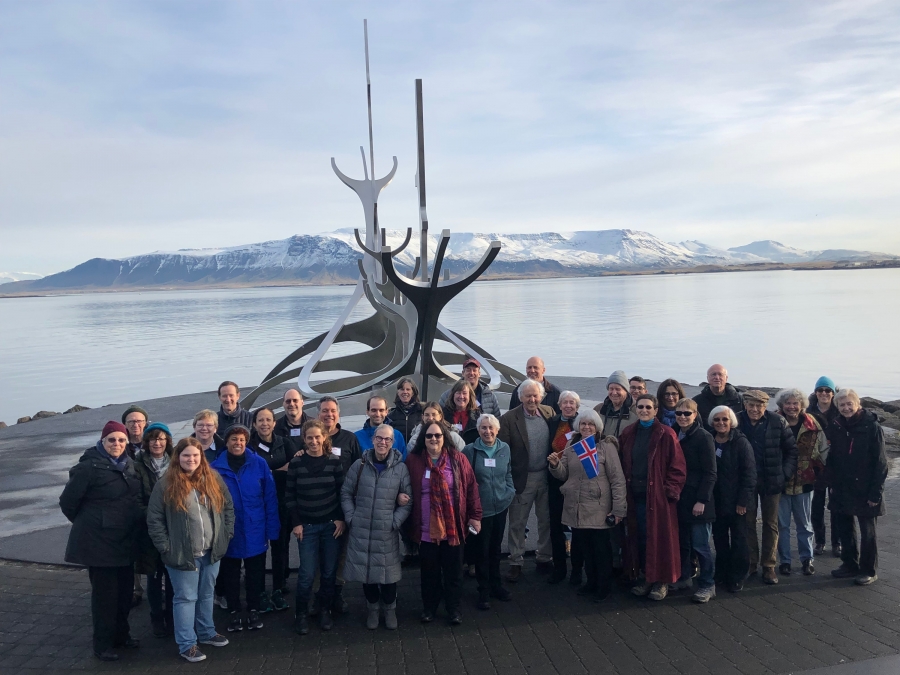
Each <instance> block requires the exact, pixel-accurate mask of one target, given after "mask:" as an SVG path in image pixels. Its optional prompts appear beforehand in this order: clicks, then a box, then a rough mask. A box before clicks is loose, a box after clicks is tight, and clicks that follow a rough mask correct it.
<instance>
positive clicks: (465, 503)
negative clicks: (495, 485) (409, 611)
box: [406, 422, 481, 625]
mask: <svg viewBox="0 0 900 675" xmlns="http://www.w3.org/2000/svg"><path fill="white" fill-rule="evenodd" d="M423 427H424V429H423V431H422V433H421V434H420V435H419V438H418V440H417V441H416V444H415V446H413V449H412V451H411V452H410V453H409V454H408V455H407V457H406V466H407V468H408V469H409V477H410V482H411V483H412V491H413V509H412V515H411V517H410V518H409V520H407V521H406V523H407V532H408V533H409V537H410V539H412V540H413V541H414V542H415V543H417V544H419V558H420V560H421V571H422V604H423V605H424V610H423V611H422V617H421V619H422V622H423V623H430V622H432V621H434V615H435V613H436V612H437V608H438V604H440V601H441V598H443V599H444V606H445V607H446V609H447V615H448V618H449V621H450V624H451V625H459V624H461V623H462V614H461V613H460V611H459V604H460V600H461V599H462V562H463V546H464V544H465V541H466V535H467V534H469V533H470V532H471V533H473V534H478V532H479V531H480V530H481V500H480V499H479V498H478V485H477V483H476V482H475V474H474V472H473V471H472V465H471V464H469V460H467V459H466V457H465V455H463V454H462V453H461V452H460V451H459V450H457V449H456V448H455V447H453V445H452V444H451V441H450V439H449V433H448V429H447V427H445V426H444V425H443V424H441V423H439V422H432V423H430V424H428V425H425V424H424V423H423ZM470 528H471V530H470Z"/></svg>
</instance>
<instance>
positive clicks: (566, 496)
mask: <svg viewBox="0 0 900 675" xmlns="http://www.w3.org/2000/svg"><path fill="white" fill-rule="evenodd" d="M573 426H574V428H575V429H576V430H577V431H575V432H574V433H573V434H572V437H571V439H570V440H569V443H568V444H567V445H566V447H565V449H564V450H563V452H562V454H561V455H558V454H556V453H551V454H550V456H549V458H548V463H549V467H550V473H551V474H553V476H554V477H555V478H557V479H558V480H561V481H563V485H562V487H561V488H560V492H562V495H563V514H562V522H563V524H564V525H568V526H569V527H571V528H572V544H573V546H580V548H581V551H582V552H583V555H584V566H585V572H586V576H587V582H586V583H585V585H584V586H583V587H582V588H581V589H580V590H579V591H578V594H579V595H584V596H588V597H590V598H592V599H593V600H594V602H600V601H602V600H604V599H605V598H607V597H608V596H609V594H610V591H611V589H612V547H611V545H610V539H609V533H610V529H611V528H612V527H614V526H616V525H618V524H619V522H621V520H622V519H623V518H625V515H626V508H627V507H626V486H625V474H624V473H623V471H622V465H621V464H620V463H619V446H618V443H617V442H616V439H615V438H614V437H612V436H603V434H602V430H603V421H602V420H601V419H600V415H598V414H597V413H596V412H595V411H593V410H586V411H584V412H582V413H581V414H579V415H578V417H577V418H575V423H574V425H573Z"/></svg>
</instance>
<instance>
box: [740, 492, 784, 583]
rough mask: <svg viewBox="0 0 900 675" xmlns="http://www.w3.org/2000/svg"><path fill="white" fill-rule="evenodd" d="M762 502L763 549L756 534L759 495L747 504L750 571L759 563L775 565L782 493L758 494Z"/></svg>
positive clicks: (772, 566)
mask: <svg viewBox="0 0 900 675" xmlns="http://www.w3.org/2000/svg"><path fill="white" fill-rule="evenodd" d="M758 497H759V502H761V503H762V550H761V551H760V548H759V538H758V537H757V536H756V514H757V513H758V512H759V505H758V503H757V496H756V495H754V497H753V500H752V501H751V503H750V504H748V505H747V543H748V544H749V545H750V571H751V572H755V571H756V566H757V565H762V566H763V567H770V568H773V569H774V567H775V550H776V549H777V547H778V502H779V501H781V495H780V494H777V495H763V494H760V495H758Z"/></svg>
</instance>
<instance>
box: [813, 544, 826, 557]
mask: <svg viewBox="0 0 900 675" xmlns="http://www.w3.org/2000/svg"><path fill="white" fill-rule="evenodd" d="M824 553H825V544H816V547H815V549H813V555H822V554H824Z"/></svg>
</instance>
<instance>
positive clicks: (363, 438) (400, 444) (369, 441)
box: [354, 420, 406, 462]
mask: <svg viewBox="0 0 900 675" xmlns="http://www.w3.org/2000/svg"><path fill="white" fill-rule="evenodd" d="M385 424H387V422H385ZM388 426H390V425H388ZM354 435H355V436H356V440H358V441H359V449H360V450H362V451H363V452H364V453H365V451H366V450H371V449H373V448H374V447H375V427H373V426H372V424H371V423H370V422H369V420H366V423H365V424H364V425H363V428H362V429H360V430H359V431H356V432H354ZM392 449H393V450H398V451H399V452H400V459H401V461H403V462H405V461H406V441H405V440H403V434H401V433H400V432H399V431H398V430H397V429H394V447H393V448H392Z"/></svg>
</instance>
